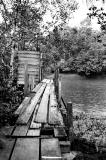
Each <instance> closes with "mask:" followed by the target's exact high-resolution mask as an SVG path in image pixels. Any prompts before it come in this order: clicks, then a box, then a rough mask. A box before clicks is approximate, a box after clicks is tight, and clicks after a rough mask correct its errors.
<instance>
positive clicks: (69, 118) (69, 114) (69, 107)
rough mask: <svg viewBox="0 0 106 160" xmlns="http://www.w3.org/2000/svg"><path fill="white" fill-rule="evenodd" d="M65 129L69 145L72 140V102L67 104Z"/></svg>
mask: <svg viewBox="0 0 106 160" xmlns="http://www.w3.org/2000/svg"><path fill="white" fill-rule="evenodd" d="M67 128H68V136H69V140H70V144H71V142H72V139H73V109H72V102H68V103H67Z"/></svg>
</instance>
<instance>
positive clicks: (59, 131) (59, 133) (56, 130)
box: [54, 127, 67, 138]
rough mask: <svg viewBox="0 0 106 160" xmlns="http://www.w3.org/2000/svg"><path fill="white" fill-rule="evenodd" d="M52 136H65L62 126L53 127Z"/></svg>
mask: <svg viewBox="0 0 106 160" xmlns="http://www.w3.org/2000/svg"><path fill="white" fill-rule="evenodd" d="M54 136H55V137H56V138H62V137H63V138H64V137H67V135H66V132H65V129H64V127H55V128H54Z"/></svg>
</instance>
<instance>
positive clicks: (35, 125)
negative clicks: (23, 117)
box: [30, 122, 42, 129]
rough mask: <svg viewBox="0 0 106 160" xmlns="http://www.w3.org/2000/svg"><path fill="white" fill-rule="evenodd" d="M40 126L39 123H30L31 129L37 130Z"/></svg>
mask: <svg viewBox="0 0 106 160" xmlns="http://www.w3.org/2000/svg"><path fill="white" fill-rule="evenodd" d="M41 126H42V124H41V123H36V122H32V123H31V125H30V128H31V129H37V128H41Z"/></svg>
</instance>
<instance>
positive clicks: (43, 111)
mask: <svg viewBox="0 0 106 160" xmlns="http://www.w3.org/2000/svg"><path fill="white" fill-rule="evenodd" d="M50 85H51V83H49V84H48V85H47V87H46V89H45V92H44V94H43V97H42V99H41V103H40V106H39V109H38V112H37V115H36V117H35V120H34V121H35V122H39V123H47V112H48V102H49V94H50Z"/></svg>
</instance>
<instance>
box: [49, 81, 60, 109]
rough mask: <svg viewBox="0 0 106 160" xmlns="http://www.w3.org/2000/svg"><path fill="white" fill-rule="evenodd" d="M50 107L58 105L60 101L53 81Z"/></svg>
mask: <svg viewBox="0 0 106 160" xmlns="http://www.w3.org/2000/svg"><path fill="white" fill-rule="evenodd" d="M49 106H50V107H57V106H58V103H57V98H56V94H55V87H54V84H53V83H52V85H51V88H50V103H49Z"/></svg>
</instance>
